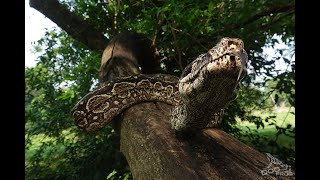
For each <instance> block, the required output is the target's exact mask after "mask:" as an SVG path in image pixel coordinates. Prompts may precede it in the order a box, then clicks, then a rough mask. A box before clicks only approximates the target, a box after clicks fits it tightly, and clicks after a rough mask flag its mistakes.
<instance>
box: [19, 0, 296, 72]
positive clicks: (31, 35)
mask: <svg viewBox="0 0 320 180" xmlns="http://www.w3.org/2000/svg"><path fill="white" fill-rule="evenodd" d="M25 23H26V24H25V28H26V29H25V33H26V34H25V38H26V39H25V67H33V66H35V65H36V61H35V59H36V57H37V54H34V53H33V52H32V45H31V43H32V42H36V41H38V40H39V39H40V38H41V37H43V36H44V33H45V28H48V29H52V28H53V27H57V25H56V24H55V23H53V22H52V21H51V20H50V19H48V18H46V17H45V16H44V15H43V14H41V13H40V12H38V11H37V10H35V9H33V8H30V6H29V0H25ZM275 48H287V46H286V45H285V44H284V43H283V42H282V43H280V44H276V45H275ZM263 50H264V54H266V55H268V57H272V56H273V55H274V54H275V51H274V49H272V48H267V47H264V48H263ZM293 58H294V57H293ZM289 59H290V58H289ZM286 68H287V64H285V63H284V62H283V61H278V62H276V69H277V70H280V71H284V70H285V69H286Z"/></svg>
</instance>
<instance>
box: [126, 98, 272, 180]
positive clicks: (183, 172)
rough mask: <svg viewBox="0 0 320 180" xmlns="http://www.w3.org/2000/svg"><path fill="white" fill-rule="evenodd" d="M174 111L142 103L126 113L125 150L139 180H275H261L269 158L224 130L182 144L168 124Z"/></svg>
mask: <svg viewBox="0 0 320 180" xmlns="http://www.w3.org/2000/svg"><path fill="white" fill-rule="evenodd" d="M171 108H172V107H171V106H169V105H167V104H163V103H158V102H157V103H141V104H138V105H135V106H133V107H131V108H129V109H128V110H126V111H125V112H124V113H123V115H122V122H121V125H120V150H121V152H123V154H124V156H125V157H126V159H127V161H128V164H129V166H130V170H131V172H132V176H133V178H134V179H139V180H140V179H159V180H160V179H264V178H269V179H276V178H275V177H272V176H269V175H267V176H264V177H263V176H262V174H261V170H263V169H264V168H266V167H267V166H268V165H269V164H270V162H269V161H268V159H267V158H266V156H265V155H264V154H262V153H260V152H258V151H256V150H254V149H252V148H251V147H249V146H247V145H245V144H243V143H242V142H240V141H238V140H237V139H235V138H234V137H232V136H230V135H229V134H227V133H225V132H224V131H222V130H219V129H215V128H208V129H204V130H203V131H202V132H200V133H199V134H194V135H192V136H190V137H185V138H183V139H179V138H177V137H176V136H175V133H174V132H173V130H172V129H171V126H170V124H169V118H170V110H171Z"/></svg>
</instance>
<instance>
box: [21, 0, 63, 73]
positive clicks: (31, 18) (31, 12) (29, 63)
mask: <svg viewBox="0 0 320 180" xmlns="http://www.w3.org/2000/svg"><path fill="white" fill-rule="evenodd" d="M56 26H57V25H56V24H55V23H53V22H52V21H51V20H50V19H48V18H46V17H45V16H44V15H43V14H41V13H40V12H39V11H37V10H35V9H33V8H30V6H29V0H25V67H33V66H35V65H36V62H35V59H36V57H37V55H36V54H34V53H32V51H31V50H32V45H31V42H36V41H38V40H39V39H40V38H41V37H43V36H44V33H45V28H49V29H51V28H53V27H56Z"/></svg>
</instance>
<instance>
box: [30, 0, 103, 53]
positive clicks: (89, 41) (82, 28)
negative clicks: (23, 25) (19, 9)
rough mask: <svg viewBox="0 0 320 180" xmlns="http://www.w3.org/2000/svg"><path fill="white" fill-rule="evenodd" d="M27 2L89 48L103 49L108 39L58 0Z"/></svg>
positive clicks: (32, 0)
mask: <svg viewBox="0 0 320 180" xmlns="http://www.w3.org/2000/svg"><path fill="white" fill-rule="evenodd" d="M29 4H30V7H32V8H34V9H36V10H38V11H39V12H41V13H42V14H43V15H45V16H46V17H47V18H49V19H50V20H51V21H53V22H54V23H56V24H57V25H58V26H59V27H61V28H62V29H63V30H65V31H66V32H67V33H68V34H69V35H70V36H72V37H73V38H74V39H76V40H78V41H79V42H82V43H83V44H85V45H86V46H88V47H89V48H90V49H92V50H101V51H103V50H104V48H105V47H106V46H107V44H108V41H109V40H108V39H107V38H106V37H105V36H103V34H102V32H99V31H97V30H95V29H94V27H93V26H92V25H90V24H89V23H88V22H86V21H85V20H83V19H81V18H80V17H79V16H77V15H75V14H74V13H73V12H71V11H70V10H69V9H68V8H66V7H65V6H63V5H62V4H60V3H59V1H58V0H30V1H29Z"/></svg>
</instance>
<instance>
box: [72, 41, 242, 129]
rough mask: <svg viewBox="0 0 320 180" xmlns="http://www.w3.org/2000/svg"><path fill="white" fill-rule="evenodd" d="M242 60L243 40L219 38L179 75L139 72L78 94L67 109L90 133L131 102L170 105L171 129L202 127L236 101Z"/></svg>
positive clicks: (80, 126)
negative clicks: (77, 100)
mask: <svg viewBox="0 0 320 180" xmlns="http://www.w3.org/2000/svg"><path fill="white" fill-rule="evenodd" d="M247 61H248V57H247V53H246V51H245V50H244V44H243V42H242V40H240V39H237V38H222V39H221V40H220V42H219V43H218V44H217V45H216V46H215V47H213V48H212V49H210V50H209V51H208V52H207V53H205V54H202V55H200V56H199V57H198V58H197V59H196V60H194V61H193V62H192V63H190V64H189V65H188V66H187V67H186V68H185V70H184V71H183V73H182V75H181V77H180V79H179V78H177V77H175V76H171V75H167V74H153V75H150V74H139V75H135V76H130V77H124V78H119V79H116V80H114V81H112V82H106V83H104V84H103V85H101V86H100V87H99V88H97V89H95V90H94V91H92V92H90V93H88V94H87V95H86V96H85V97H83V98H82V99H81V100H80V101H79V102H78V103H77V104H76V105H75V106H74V108H73V109H72V116H73V118H74V121H75V123H76V124H77V126H78V127H79V128H81V129H83V130H85V131H86V132H95V131H97V130H99V129H101V128H103V127H104V126H105V125H106V124H108V123H109V122H110V121H112V119H113V118H114V117H116V116H117V115H119V114H120V113H121V112H122V111H124V110H125V109H127V108H128V107H130V106H132V105H134V104H137V103H139V102H145V101H160V102H164V103H167V104H170V105H173V106H174V108H173V110H172V113H171V125H172V128H173V129H175V130H176V131H189V130H197V129H202V128H204V127H206V126H207V125H208V123H209V122H210V121H212V120H213V119H214V116H215V114H216V113H218V112H219V111H220V110H221V109H223V108H225V107H226V106H227V105H228V104H229V103H230V102H231V101H232V100H234V99H235V96H236V94H237V90H238V84H239V81H240V80H241V79H242V78H243V77H244V76H245V74H246V65H247ZM213 124H215V125H218V124H219V122H214V123H213Z"/></svg>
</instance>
